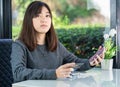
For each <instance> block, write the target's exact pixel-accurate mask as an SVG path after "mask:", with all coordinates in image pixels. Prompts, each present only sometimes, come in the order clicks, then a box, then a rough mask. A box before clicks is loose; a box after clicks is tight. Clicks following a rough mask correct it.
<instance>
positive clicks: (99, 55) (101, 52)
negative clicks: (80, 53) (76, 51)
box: [89, 46, 105, 66]
mask: <svg viewBox="0 0 120 87" xmlns="http://www.w3.org/2000/svg"><path fill="white" fill-rule="evenodd" d="M104 55H105V48H104V47H102V46H100V47H99V49H98V51H97V52H96V54H95V55H93V56H92V57H91V58H90V59H89V61H90V65H91V66H95V65H98V64H99V63H101V61H102V60H103V59H104Z"/></svg>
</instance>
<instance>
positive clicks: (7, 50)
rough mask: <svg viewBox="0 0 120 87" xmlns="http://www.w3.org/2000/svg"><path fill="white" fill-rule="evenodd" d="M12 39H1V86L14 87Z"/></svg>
mask: <svg viewBox="0 0 120 87" xmlns="http://www.w3.org/2000/svg"><path fill="white" fill-rule="evenodd" d="M12 42H13V41H12V39H0V87H12V83H13V75H12V68H11V63H10V55H11V49H12Z"/></svg>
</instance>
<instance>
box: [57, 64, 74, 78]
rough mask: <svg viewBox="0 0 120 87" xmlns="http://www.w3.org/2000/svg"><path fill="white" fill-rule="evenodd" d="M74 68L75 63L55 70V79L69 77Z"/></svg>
mask: <svg viewBox="0 0 120 87" xmlns="http://www.w3.org/2000/svg"><path fill="white" fill-rule="evenodd" d="M74 66H75V63H67V64H64V65H61V66H60V67H58V68H57V69H56V76H57V78H66V77H70V74H71V72H72V71H73V70H74V69H73V67H74Z"/></svg>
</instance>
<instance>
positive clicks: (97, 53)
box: [90, 44, 105, 62]
mask: <svg viewBox="0 0 120 87" xmlns="http://www.w3.org/2000/svg"><path fill="white" fill-rule="evenodd" d="M101 46H102V48H101V49H100V50H98V51H97V52H96V53H95V54H94V55H93V56H92V57H91V58H90V62H92V61H93V60H94V59H95V58H97V57H96V55H98V56H100V55H101V53H102V52H103V51H105V47H104V45H103V44H102V45H101Z"/></svg>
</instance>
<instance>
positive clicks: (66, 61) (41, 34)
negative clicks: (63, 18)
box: [11, 1, 104, 82]
mask: <svg viewBox="0 0 120 87" xmlns="http://www.w3.org/2000/svg"><path fill="white" fill-rule="evenodd" d="M100 49H101V48H100ZM94 57H95V58H96V59H93V60H92V61H89V60H86V59H80V58H77V57H76V56H75V55H73V54H72V53H70V52H69V51H67V50H66V48H65V47H64V46H63V45H62V44H61V43H60V42H59V41H58V39H57V37H56V34H55V30H54V27H53V23H52V14H51V11H50V8H49V7H48V5H47V4H46V3H44V2H41V1H34V2H32V3H31V4H30V5H29V6H28V8H27V10H26V12H25V16H24V20H23V25H22V31H21V33H20V36H19V38H18V40H16V41H15V42H14V43H13V45H12V54H11V64H12V71H13V77H14V82H18V81H23V80H28V79H57V78H66V77H69V76H70V73H71V72H72V71H73V67H74V66H75V64H76V63H84V64H83V65H82V66H81V67H80V68H79V69H78V70H88V69H90V68H92V67H93V66H95V65H97V64H98V63H100V62H101V60H102V59H103V58H104V52H101V54H100V55H97V56H94ZM92 58H93V57H92Z"/></svg>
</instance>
